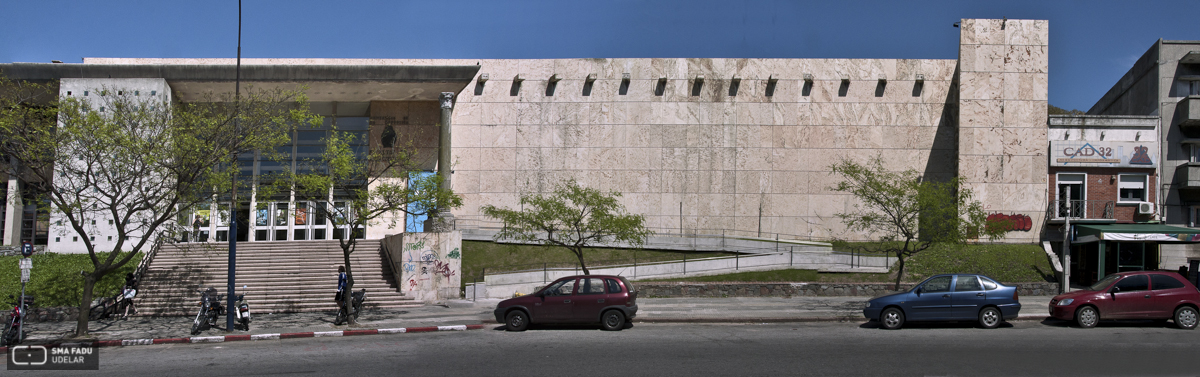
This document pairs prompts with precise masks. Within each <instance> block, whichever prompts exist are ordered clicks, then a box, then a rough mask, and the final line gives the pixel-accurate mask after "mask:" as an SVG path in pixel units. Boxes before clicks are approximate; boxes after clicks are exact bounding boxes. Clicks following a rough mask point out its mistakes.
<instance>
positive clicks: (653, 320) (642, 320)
mask: <svg viewBox="0 0 1200 377" xmlns="http://www.w3.org/2000/svg"><path fill="white" fill-rule="evenodd" d="M1047 319H1053V318H1051V317H1048V316H1045V315H1040V314H1036V315H1019V316H1017V318H1013V319H1006V320H1005V321H1042V320H1047ZM633 321H634V323H796V322H857V321H863V322H866V321H867V319H866V318H865V317H863V316H862V315H861V314H860V315H845V316H819V317H695V318H679V317H675V318H646V317H637V318H635V319H634V320H633ZM481 322H482V323H485V324H489V325H499V324H500V322H496V321H495V320H483V321H481Z"/></svg>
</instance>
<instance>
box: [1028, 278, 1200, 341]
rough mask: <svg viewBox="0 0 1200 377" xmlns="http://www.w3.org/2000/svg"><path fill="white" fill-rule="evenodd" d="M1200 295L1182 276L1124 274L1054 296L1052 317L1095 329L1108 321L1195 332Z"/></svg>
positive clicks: (1051, 301)
mask: <svg viewBox="0 0 1200 377" xmlns="http://www.w3.org/2000/svg"><path fill="white" fill-rule="evenodd" d="M1197 308H1200V292H1198V291H1196V286H1194V285H1192V283H1189V282H1188V281H1187V280H1186V279H1182V277H1181V276H1179V274H1177V273H1174V272H1165V271H1138V272H1121V273H1116V274H1112V275H1108V276H1105V277H1104V279H1100V281H1098V282H1096V284H1092V286H1090V287H1087V288H1085V289H1082V290H1078V291H1072V292H1069V293H1064V294H1061V295H1058V296H1054V298H1053V299H1051V300H1050V316H1051V317H1054V318H1057V319H1062V320H1068V321H1071V320H1074V321H1075V323H1077V324H1079V327H1083V328H1089V327H1095V326H1096V323H1098V322H1100V321H1101V320H1106V319H1153V320H1159V321H1166V320H1174V321H1175V326H1178V327H1179V328H1181V329H1186V330H1191V329H1194V328H1196V323H1197V316H1196V313H1197Z"/></svg>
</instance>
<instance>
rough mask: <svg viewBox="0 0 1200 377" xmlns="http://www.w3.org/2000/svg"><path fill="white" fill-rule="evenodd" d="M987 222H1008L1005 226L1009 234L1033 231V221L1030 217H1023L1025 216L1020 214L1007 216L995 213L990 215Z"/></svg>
mask: <svg viewBox="0 0 1200 377" xmlns="http://www.w3.org/2000/svg"><path fill="white" fill-rule="evenodd" d="M987 222H989V223H999V222H1006V223H1007V224H1006V226H1005V228H1006V229H1004V230H1006V231H1009V232H1011V231H1016V230H1019V231H1023V232H1028V231H1029V230H1030V229H1033V219H1031V218H1029V216H1028V215H1023V214H1019V213H1017V214H1011V215H1005V214H1003V213H993V214H991V215H988V217H987Z"/></svg>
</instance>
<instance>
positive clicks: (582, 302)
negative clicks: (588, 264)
mask: <svg viewBox="0 0 1200 377" xmlns="http://www.w3.org/2000/svg"><path fill="white" fill-rule="evenodd" d="M607 298H608V294H607V293H606V292H605V285H604V279H603V278H598V277H584V278H579V284H578V288H577V289H576V290H575V305H574V306H573V307H572V308H571V322H576V323H592V322H599V321H600V310H601V309H604V307H606V306H608V305H609V304H608V303H607V302H606V301H607Z"/></svg>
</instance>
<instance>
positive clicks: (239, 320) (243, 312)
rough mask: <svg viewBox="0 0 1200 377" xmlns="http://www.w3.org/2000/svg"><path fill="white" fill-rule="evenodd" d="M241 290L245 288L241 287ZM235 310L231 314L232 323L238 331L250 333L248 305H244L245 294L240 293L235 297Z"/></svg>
mask: <svg viewBox="0 0 1200 377" xmlns="http://www.w3.org/2000/svg"><path fill="white" fill-rule="evenodd" d="M242 288H245V286H243V287H242ZM234 305H236V306H237V310H236V311H234V312H233V314H234V321H235V322H236V323H234V325H235V326H237V328H238V329H239V330H242V331H250V304H248V303H246V294H245V293H242V294H240V295H238V296H237V303H235V304H234Z"/></svg>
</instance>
